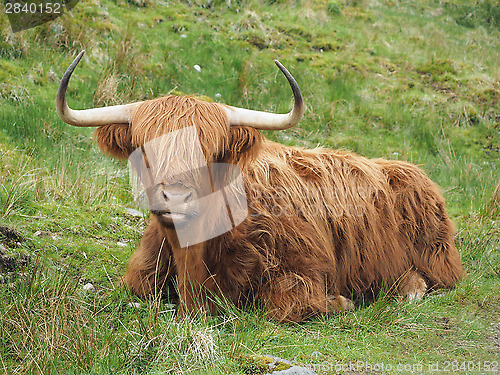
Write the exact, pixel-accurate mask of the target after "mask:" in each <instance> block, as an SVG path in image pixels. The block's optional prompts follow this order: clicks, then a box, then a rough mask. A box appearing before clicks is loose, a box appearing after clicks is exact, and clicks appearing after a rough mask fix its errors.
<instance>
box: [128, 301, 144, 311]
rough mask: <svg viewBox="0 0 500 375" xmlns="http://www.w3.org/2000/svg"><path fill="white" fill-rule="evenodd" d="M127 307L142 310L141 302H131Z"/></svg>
mask: <svg viewBox="0 0 500 375" xmlns="http://www.w3.org/2000/svg"><path fill="white" fill-rule="evenodd" d="M127 306H128V307H133V308H135V309H138V308H140V307H141V304H140V303H139V302H129V303H128V304H127Z"/></svg>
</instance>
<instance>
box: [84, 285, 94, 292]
mask: <svg viewBox="0 0 500 375" xmlns="http://www.w3.org/2000/svg"><path fill="white" fill-rule="evenodd" d="M83 290H86V291H88V292H93V291H94V290H95V287H94V285H92V284H91V283H87V284H85V285H84V286H83Z"/></svg>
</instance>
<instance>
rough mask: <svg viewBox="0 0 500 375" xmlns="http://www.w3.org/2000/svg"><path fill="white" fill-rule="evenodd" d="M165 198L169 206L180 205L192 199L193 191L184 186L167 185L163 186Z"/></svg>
mask: <svg viewBox="0 0 500 375" xmlns="http://www.w3.org/2000/svg"><path fill="white" fill-rule="evenodd" d="M163 198H165V201H166V202H167V203H168V204H169V206H178V205H182V204H185V203H189V202H190V201H192V200H193V192H192V191H191V190H190V189H188V188H186V187H184V186H179V185H173V186H166V187H164V188H163Z"/></svg>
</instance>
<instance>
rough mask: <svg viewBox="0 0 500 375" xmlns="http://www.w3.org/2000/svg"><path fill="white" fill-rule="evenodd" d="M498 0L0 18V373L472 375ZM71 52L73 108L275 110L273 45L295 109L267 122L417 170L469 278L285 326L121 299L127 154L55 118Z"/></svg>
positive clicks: (495, 228)
mask: <svg viewBox="0 0 500 375" xmlns="http://www.w3.org/2000/svg"><path fill="white" fill-rule="evenodd" d="M499 9H500V8H499V7H498V5H497V4H496V3H495V2H493V1H489V0H483V1H475V2H472V3H471V2H467V1H459V0H449V1H437V0H424V1H419V2H413V1H363V0H361V1H354V0H343V1H335V0H303V1H299V0H295V1H294V0H287V1H281V0H280V1H271V0H269V1H257V0H250V1H243V0H238V1H230V2H228V1H221V0H213V1H208V2H204V1H190V0H185V1H180V0H173V1H169V2H168V3H165V2H163V1H160V0H144V1H134V0H129V1H124V0H116V1H108V0H105V1H103V2H95V1H88V0H87V1H80V2H79V3H78V4H77V5H76V6H75V8H74V9H73V10H72V11H71V12H70V13H68V14H66V15H65V16H64V17H62V18H60V19H58V20H56V21H54V22H52V23H50V24H45V25H42V26H39V27H37V28H34V29H30V30H27V31H23V32H21V33H16V34H13V33H12V32H10V28H9V25H8V22H7V19H6V17H0V154H1V158H0V227H8V228H12V229H15V230H16V231H17V233H18V234H19V235H20V238H21V240H19V241H18V240H16V241H13V240H9V238H7V237H6V235H5V234H0V243H1V244H3V247H4V248H5V249H2V250H1V251H2V252H3V253H4V255H6V256H12V257H14V258H20V257H28V266H26V267H25V268H23V269H21V270H19V271H18V272H15V273H12V272H9V271H8V270H0V271H1V272H0V276H1V278H0V279H1V283H0V368H1V369H2V370H3V371H4V372H5V373H9V374H10V373H12V374H24V373H43V374H46V373H50V374H60V373H74V374H107V373H109V374H117V373H132V374H133V373H137V374H144V373H151V374H156V373H165V372H167V373H169V372H171V373H179V374H186V373H193V374H222V373H231V374H258V373H263V372H264V369H265V361H266V360H265V358H264V357H263V356H265V355H268V354H271V355H276V356H279V357H281V358H285V359H293V360H294V361H296V362H297V363H302V364H303V365H308V366H310V367H311V368H313V369H315V370H317V372H318V373H324V374H328V373H342V372H346V371H344V370H346V369H345V368H342V366H341V365H349V364H353V363H354V364H356V363H357V364H359V365H361V364H364V365H375V364H377V363H379V364H380V363H382V364H391V365H392V366H393V368H392V369H390V370H387V369H386V371H385V372H384V373H388V374H392V373H400V372H403V373H404V372H406V373H408V372H411V371H409V369H411V370H415V371H414V372H418V371H417V370H418V369H419V368H418V366H419V365H423V371H424V372H427V373H429V372H431V371H430V370H431V369H430V368H429V367H428V366H430V365H434V364H436V363H438V362H439V365H440V366H441V367H440V369H441V370H442V371H444V366H445V364H446V361H457V362H456V363H459V364H462V363H469V362H472V363H475V365H476V368H475V371H472V373H484V372H485V371H480V370H478V367H477V365H478V363H480V364H483V365H484V364H485V363H487V361H495V360H497V361H498V358H499V357H500V347H499V345H500V343H499V341H498V335H499V334H500V326H499V316H500V252H499V249H500V226H499V215H500V211H499V206H500V190H499V189H500V187H499V186H500V184H499V176H500V172H499V167H500V146H499V145H500V123H499V118H500V110H499V104H500V92H499V90H500V84H499V79H500V70H499V67H498V61H500V56H499V51H500V48H499V40H500V29H499ZM81 49H86V50H87V53H86V55H85V57H84V60H83V61H82V62H81V64H80V66H79V67H78V69H77V71H76V72H75V74H74V77H73V78H72V81H71V85H70V88H69V91H68V101H69V104H70V106H72V107H74V108H87V107H92V106H99V105H109V104H118V103H126V102H130V101H136V100H142V99H146V98H154V97H157V96H160V95H164V94H167V93H170V92H181V93H194V94H198V95H203V96H205V97H207V98H211V99H213V100H216V101H221V102H224V103H227V104H230V105H235V106H243V107H248V108H253V109H259V110H269V111H281V112H285V111H287V110H288V109H289V105H290V92H289V88H288V87H287V83H286V81H285V80H284V79H283V77H282V76H281V75H280V74H279V72H277V69H276V67H275V66H274V64H273V62H272V61H273V59H274V58H278V59H280V61H281V62H282V63H283V64H284V65H285V66H287V67H288V68H289V70H290V71H291V72H292V73H293V74H294V76H295V77H296V79H297V81H298V82H299V84H300V86H301V89H302V91H303V95H304V98H305V100H306V103H307V111H306V114H305V117H304V119H303V121H302V122H301V125H300V127H299V128H295V129H291V130H287V131H283V132H276V133H271V132H268V133H266V136H268V137H269V138H271V139H273V140H276V141H279V142H282V143H285V144H289V145H300V146H304V147H315V146H317V145H323V146H326V147H332V148H345V149H350V150H352V151H355V152H358V153H360V154H362V155H365V156H368V157H385V158H390V159H400V160H408V161H411V162H413V163H416V164H419V165H421V166H422V168H423V169H424V170H425V171H426V172H427V173H428V174H429V176H430V177H431V178H432V179H433V180H434V181H436V182H437V183H438V184H439V185H440V186H441V187H442V189H443V193H444V195H445V198H446V200H447V205H448V211H449V212H450V214H451V216H452V218H453V220H454V222H455V224H456V226H457V239H456V241H457V244H458V247H459V250H460V252H461V255H462V259H463V261H464V265H465V268H466V271H467V277H466V278H465V279H464V280H463V281H462V282H461V283H460V284H459V285H458V286H457V288H456V289H454V290H452V291H450V292H447V293H441V292H436V293H434V294H431V295H429V296H428V297H426V298H425V299H424V300H423V301H421V302H418V303H406V302H398V301H395V300H393V299H391V298H389V296H388V295H387V294H382V295H381V296H379V298H378V299H377V300H376V301H375V302H374V303H372V304H367V305H366V306H359V307H358V308H357V309H356V310H355V311H354V312H350V313H345V314H338V315H335V316H331V317H318V318H315V319H313V320H311V321H308V322H305V323H303V324H300V325H280V324H277V323H275V322H272V321H268V320H266V319H264V317H263V311H262V308H261V307H258V306H254V307H252V308H249V309H247V310H245V311H239V310H236V309H234V308H233V307H231V306H227V304H224V303H222V302H221V304H222V305H223V306H222V309H223V311H224V313H223V314H221V315H220V316H205V315H198V316H192V317H191V318H190V319H184V320H180V319H177V318H176V317H175V313H174V311H173V309H172V307H171V306H169V305H168V304H165V303H164V302H161V301H140V300H138V299H136V298H135V297H133V296H131V295H129V294H128V293H127V292H126V291H125V290H124V289H123V288H121V287H120V286H119V282H118V281H119V278H120V276H121V275H122V274H123V273H124V271H125V268H126V263H127V260H128V258H129V256H130V254H131V253H132V252H133V251H134V249H135V247H136V246H137V243H138V241H139V239H140V236H141V233H142V231H143V230H144V227H145V225H146V221H145V220H143V219H138V218H134V217H131V216H129V215H128V214H127V213H126V208H129V207H134V203H133V200H132V197H131V195H130V193H129V187H128V171H127V166H126V164H125V163H121V162H116V161H113V160H110V159H109V158H107V157H105V156H103V155H101V154H100V152H99V150H98V149H97V147H96V145H95V144H94V143H93V141H92V131H91V130H89V129H78V128H73V127H70V126H67V125H65V124H63V123H62V122H61V121H60V120H59V119H58V117H57V114H56V112H55V105H54V101H55V93H56V91H57V86H58V84H59V82H58V81H59V78H60V77H61V75H62V73H63V71H64V70H65V69H66V67H67V65H68V64H69V62H70V61H71V60H72V58H73V57H74V56H75V54H76V53H77V52H79V51H80V50H81ZM195 64H198V65H200V66H201V67H202V70H201V72H196V71H195V70H194V68H193V66H194V65H195ZM2 233H3V232H2ZM88 282H91V283H92V284H93V285H94V286H95V287H96V290H95V291H94V292H86V291H84V290H83V285H85V284H86V283H88ZM130 302H139V303H140V307H139V308H134V307H130V306H129V303H130ZM360 361H362V362H360ZM398 364H400V365H407V366H410V367H407V368H406V370H405V368H404V367H402V368H399V369H398V368H397V365H398ZM336 366H337V367H336ZM338 366H340V367H338ZM412 366H413V367H412ZM450 369H452V367H451V362H450ZM358 370H359V371H361V373H363V371H364V373H370V369H368V368H361V369H360V368H358ZM372 370H373V369H372ZM399 370H401V371H399ZM458 370H459V371H457V372H461V373H466V372H467V371H465V370H464V371H462V370H460V369H458ZM373 372H375V373H376V371H372V373H373Z"/></svg>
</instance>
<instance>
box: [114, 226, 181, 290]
mask: <svg viewBox="0 0 500 375" xmlns="http://www.w3.org/2000/svg"><path fill="white" fill-rule="evenodd" d="M174 274H175V264H174V259H173V258H172V252H171V246H170V245H169V243H168V242H167V241H166V239H165V237H164V236H163V233H162V230H161V228H160V226H159V225H158V223H156V222H155V221H154V220H153V221H152V223H151V224H150V225H149V226H148V228H147V229H146V231H145V232H144V235H143V237H142V239H141V243H140V245H139V247H138V248H137V250H136V251H135V253H134V254H133V255H132V256H131V257H130V260H129V264H128V267H127V272H126V274H125V275H124V277H123V282H124V284H125V285H126V286H127V287H128V288H129V289H130V290H131V291H132V292H133V293H134V294H136V295H138V296H139V297H141V298H147V297H153V298H154V297H156V296H161V295H162V294H166V293H167V292H169V294H170V295H172V294H174V293H173V290H172V288H171V281H172V280H171V279H172V277H173V276H174Z"/></svg>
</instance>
